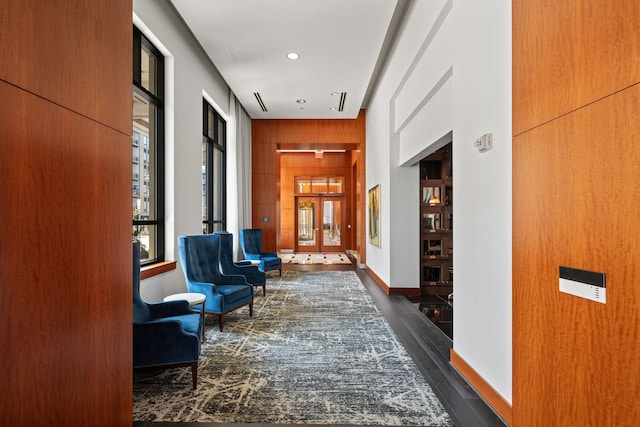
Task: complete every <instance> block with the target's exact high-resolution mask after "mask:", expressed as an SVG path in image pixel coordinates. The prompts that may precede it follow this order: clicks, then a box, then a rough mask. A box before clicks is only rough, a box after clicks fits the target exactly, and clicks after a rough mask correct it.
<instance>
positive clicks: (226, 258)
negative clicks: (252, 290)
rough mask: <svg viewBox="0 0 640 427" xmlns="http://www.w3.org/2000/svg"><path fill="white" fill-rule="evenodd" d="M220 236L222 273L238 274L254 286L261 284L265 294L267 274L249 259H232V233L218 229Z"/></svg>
mask: <svg viewBox="0 0 640 427" xmlns="http://www.w3.org/2000/svg"><path fill="white" fill-rule="evenodd" d="M214 234H217V235H218V236H220V271H221V272H222V273H223V274H240V275H242V276H244V277H245V278H246V279H247V282H249V283H251V284H252V285H253V286H254V287H255V286H262V295H265V294H266V282H267V276H266V275H265V273H264V271H262V270H260V268H258V266H257V265H254V264H252V263H251V261H238V262H234V261H233V234H231V233H227V232H224V231H218V232H216V233H214Z"/></svg>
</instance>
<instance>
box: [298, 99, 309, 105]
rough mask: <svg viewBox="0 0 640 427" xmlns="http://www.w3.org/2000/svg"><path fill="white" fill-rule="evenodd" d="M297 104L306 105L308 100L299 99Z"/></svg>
mask: <svg viewBox="0 0 640 427" xmlns="http://www.w3.org/2000/svg"><path fill="white" fill-rule="evenodd" d="M296 102H297V103H298V104H304V103H306V102H307V100H306V99H302V98H300V99H298V100H297V101H296Z"/></svg>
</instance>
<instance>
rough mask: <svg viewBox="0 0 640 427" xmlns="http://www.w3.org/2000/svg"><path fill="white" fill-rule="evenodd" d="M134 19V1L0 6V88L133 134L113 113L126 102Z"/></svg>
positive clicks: (30, 1)
mask: <svg viewBox="0 0 640 427" xmlns="http://www.w3.org/2000/svg"><path fill="white" fill-rule="evenodd" d="M131 13H132V3H131V0H116V1H109V2H87V1H85V0H65V1H61V2H60V1H56V2H43V1H39V0H20V1H4V2H2V4H1V5H0V51H2V61H0V80H5V81H7V82H9V83H11V84H14V85H16V86H19V87H21V88H24V89H27V90H28V91H29V92H32V93H35V94H37V95H39V96H41V97H43V98H46V99H50V100H51V101H53V102H55V103H57V104H61V105H63V106H65V107H67V108H69V109H71V110H74V111H76V112H79V113H81V114H83V115H86V116H88V117H91V118H92V119H94V120H97V121H99V122H101V123H104V124H106V125H108V126H110V127H113V128H115V129H118V130H120V131H122V132H128V133H129V132H131V117H126V115H125V114H122V111H121V109H119V108H113V105H121V102H122V100H123V99H125V98H131V57H132V56H131V32H132V21H131ZM125 56H126V57H127V58H128V61H127V62H124V61H122V58H123V57H125Z"/></svg>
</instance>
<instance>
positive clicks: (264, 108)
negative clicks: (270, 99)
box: [253, 92, 267, 113]
mask: <svg viewBox="0 0 640 427" xmlns="http://www.w3.org/2000/svg"><path fill="white" fill-rule="evenodd" d="M253 95H254V96H255V97H256V100H257V101H258V105H260V109H261V110H262V111H264V112H265V113H266V112H267V106H266V105H264V102H262V97H261V96H260V93H258V92H253Z"/></svg>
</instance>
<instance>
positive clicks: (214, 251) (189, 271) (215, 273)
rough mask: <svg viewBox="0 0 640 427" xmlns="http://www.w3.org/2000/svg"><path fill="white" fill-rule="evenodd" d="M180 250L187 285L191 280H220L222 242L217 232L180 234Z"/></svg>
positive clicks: (212, 281)
mask: <svg viewBox="0 0 640 427" xmlns="http://www.w3.org/2000/svg"><path fill="white" fill-rule="evenodd" d="M178 251H179V255H180V263H181V264H182V270H183V271H184V277H185V278H186V279H187V287H188V286H189V282H203V283H214V284H215V283H217V282H219V280H220V278H221V274H220V271H219V265H220V244H219V239H218V236H217V235H216V234H203V235H194V236H180V237H178Z"/></svg>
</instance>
